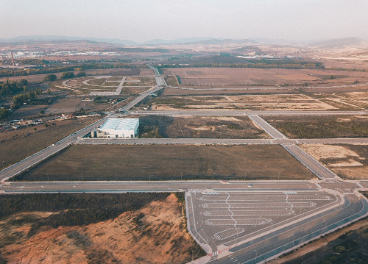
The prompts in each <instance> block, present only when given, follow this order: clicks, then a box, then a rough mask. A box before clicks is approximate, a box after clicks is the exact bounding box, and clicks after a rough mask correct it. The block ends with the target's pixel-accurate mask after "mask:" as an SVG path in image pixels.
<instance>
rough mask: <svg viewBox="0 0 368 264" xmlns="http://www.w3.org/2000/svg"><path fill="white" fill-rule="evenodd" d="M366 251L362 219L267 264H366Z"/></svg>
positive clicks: (367, 228) (367, 226)
mask: <svg viewBox="0 0 368 264" xmlns="http://www.w3.org/2000/svg"><path fill="white" fill-rule="evenodd" d="M365 195H366V196H367V193H365ZM367 249H368V220H367V219H363V220H360V221H358V222H356V223H354V224H352V225H351V226H348V227H345V228H343V229H341V230H338V231H336V232H334V233H332V234H329V235H327V236H325V237H323V238H320V239H318V240H317V241H314V242H312V243H311V244H309V245H306V246H305V247H302V248H299V249H297V250H296V251H294V252H292V253H290V254H287V255H286V256H282V257H280V258H279V259H276V260H273V261H270V262H268V263H270V264H281V263H285V264H299V263H310V264H320V263H323V264H330V263H334V264H335V263H336V264H346V263H367V259H368V250H367Z"/></svg>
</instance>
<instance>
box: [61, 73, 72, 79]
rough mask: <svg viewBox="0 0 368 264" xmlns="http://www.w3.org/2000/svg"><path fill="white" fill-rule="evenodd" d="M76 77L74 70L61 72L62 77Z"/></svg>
mask: <svg viewBox="0 0 368 264" xmlns="http://www.w3.org/2000/svg"><path fill="white" fill-rule="evenodd" d="M73 77H74V72H63V73H62V74H61V79H68V78H73Z"/></svg>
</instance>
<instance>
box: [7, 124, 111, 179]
mask: <svg viewBox="0 0 368 264" xmlns="http://www.w3.org/2000/svg"><path fill="white" fill-rule="evenodd" d="M106 118H107V117H105V118H102V119H100V120H98V121H97V122H95V123H93V124H91V125H89V126H87V127H85V128H83V129H81V130H79V131H77V132H75V133H73V134H71V135H69V136H67V137H65V138H64V139H62V140H60V141H58V142H56V143H55V144H52V145H51V146H48V147H47V148H45V149H43V150H41V151H39V152H37V153H35V154H33V155H31V156H29V157H27V158H25V159H24V160H21V161H19V162H17V163H15V164H13V165H11V166H9V167H7V168H5V169H3V170H2V171H0V180H1V182H4V181H6V180H7V179H8V178H9V177H12V176H14V175H17V174H19V173H20V172H22V171H24V170H26V169H28V168H29V167H31V166H33V165H34V164H37V163H39V162H40V161H42V160H44V159H46V158H48V157H49V156H51V155H53V154H55V153H57V152H58V151H60V150H62V149H64V148H66V147H67V146H69V145H70V144H73V143H75V142H76V141H77V139H78V137H82V136H84V135H86V134H88V133H89V132H91V131H92V130H94V129H95V128H96V127H98V126H100V125H102V124H103V123H104V122H105V120H106Z"/></svg>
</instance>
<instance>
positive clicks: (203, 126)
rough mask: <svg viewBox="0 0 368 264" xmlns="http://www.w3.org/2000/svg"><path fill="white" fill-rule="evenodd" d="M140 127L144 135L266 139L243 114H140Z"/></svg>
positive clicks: (266, 136) (157, 136) (146, 136)
mask: <svg viewBox="0 0 368 264" xmlns="http://www.w3.org/2000/svg"><path fill="white" fill-rule="evenodd" d="M139 129H140V131H139V132H140V133H139V134H140V137H143V138H159V137H163V138H234V139H235V138H269V136H268V134H267V133H265V132H264V131H263V130H262V129H260V128H259V127H258V126H257V125H256V124H254V123H253V122H252V121H251V120H250V119H249V117H246V116H241V117H236V118H235V117H190V116H188V117H169V116H142V117H140V118H139Z"/></svg>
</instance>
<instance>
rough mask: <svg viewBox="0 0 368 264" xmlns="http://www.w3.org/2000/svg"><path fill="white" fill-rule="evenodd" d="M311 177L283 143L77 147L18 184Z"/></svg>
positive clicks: (25, 173) (52, 160)
mask: <svg viewBox="0 0 368 264" xmlns="http://www.w3.org/2000/svg"><path fill="white" fill-rule="evenodd" d="M181 177H182V178H183V179H244V178H246V179H265V180H266V179H267V180H268V179H278V178H279V179H294V180H300V179H311V178H312V177H313V176H312V174H311V173H310V172H309V171H308V170H307V169H306V168H305V167H304V166H303V165H301V164H300V163H299V162H298V161H297V160H296V159H294V158H293V157H292V156H291V155H290V154H289V153H288V152H287V151H286V150H284V149H283V148H282V147H281V146H279V145H246V146H204V145H74V146H71V147H70V148H68V149H66V150H64V151H62V152H60V153H59V154H58V155H56V156H54V157H51V158H50V159H48V160H47V161H45V162H43V163H40V164H39V165H36V166H35V167H34V168H31V169H30V170H29V171H26V172H24V173H23V174H21V175H19V176H16V177H15V178H13V179H14V180H25V181H28V180H30V181H34V180H36V181H38V180H48V179H50V180H55V181H66V180H172V179H176V180H178V179H181Z"/></svg>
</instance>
